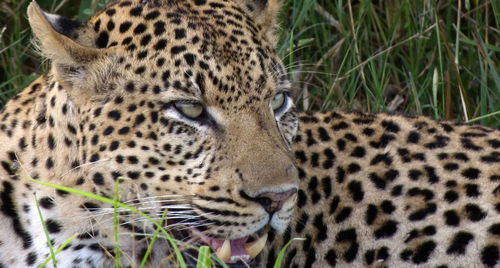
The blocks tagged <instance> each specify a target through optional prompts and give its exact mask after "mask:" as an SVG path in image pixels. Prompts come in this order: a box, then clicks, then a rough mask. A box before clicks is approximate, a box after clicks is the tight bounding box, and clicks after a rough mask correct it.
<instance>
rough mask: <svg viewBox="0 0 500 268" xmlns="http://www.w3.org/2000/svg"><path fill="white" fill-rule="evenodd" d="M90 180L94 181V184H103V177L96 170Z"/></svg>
mask: <svg viewBox="0 0 500 268" xmlns="http://www.w3.org/2000/svg"><path fill="white" fill-rule="evenodd" d="M92 180H93V181H94V183H95V184H97V185H104V177H103V176H102V174H101V173H99V172H96V173H95V174H94V177H93V178H92Z"/></svg>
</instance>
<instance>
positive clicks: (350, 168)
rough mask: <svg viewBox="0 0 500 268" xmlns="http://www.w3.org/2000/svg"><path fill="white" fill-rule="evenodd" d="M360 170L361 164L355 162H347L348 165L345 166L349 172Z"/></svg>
mask: <svg viewBox="0 0 500 268" xmlns="http://www.w3.org/2000/svg"><path fill="white" fill-rule="evenodd" d="M360 170H361V166H360V165H358V164H356V163H351V164H349V166H347V172H348V173H350V174H354V173H356V172H358V171H360Z"/></svg>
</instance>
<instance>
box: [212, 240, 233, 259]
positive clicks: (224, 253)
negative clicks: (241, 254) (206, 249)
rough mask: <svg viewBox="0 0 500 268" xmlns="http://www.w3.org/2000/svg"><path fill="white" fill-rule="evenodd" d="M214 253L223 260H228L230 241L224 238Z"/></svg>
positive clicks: (229, 256)
mask: <svg viewBox="0 0 500 268" xmlns="http://www.w3.org/2000/svg"><path fill="white" fill-rule="evenodd" d="M215 255H217V258H219V259H220V260H221V261H223V262H227V261H229V259H230V258H231V242H230V241H229V240H227V239H226V240H224V244H222V247H220V248H219V249H218V250H217V252H216V253H215Z"/></svg>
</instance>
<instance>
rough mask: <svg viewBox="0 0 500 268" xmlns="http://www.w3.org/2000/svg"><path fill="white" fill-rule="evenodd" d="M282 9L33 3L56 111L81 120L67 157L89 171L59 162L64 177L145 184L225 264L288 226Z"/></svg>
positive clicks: (219, 1)
mask: <svg viewBox="0 0 500 268" xmlns="http://www.w3.org/2000/svg"><path fill="white" fill-rule="evenodd" d="M279 8H280V1H278V0H268V1H260V0H120V1H116V2H114V3H112V4H110V5H108V6H106V7H105V8H104V9H103V10H102V11H100V12H98V13H97V14H95V15H94V16H92V17H91V18H90V20H89V21H88V22H86V23H83V24H80V23H77V22H74V21H71V20H68V19H65V18H63V17H60V16H57V15H52V14H49V13H45V12H43V11H41V10H40V8H39V7H38V6H37V5H36V4H35V3H32V4H31V6H30V8H29V11H28V15H29V20H30V24H31V26H32V29H33V31H34V33H35V35H36V37H37V38H38V40H39V46H40V48H41V52H42V53H43V54H44V55H45V56H46V57H47V58H48V59H49V60H50V61H51V64H52V67H51V71H50V73H49V76H48V79H49V80H50V81H51V82H52V83H53V84H52V87H53V89H51V90H50V91H49V92H48V93H47V96H46V97H47V98H49V99H50V98H52V97H54V98H56V101H55V104H54V107H50V105H49V107H46V108H47V109H52V113H53V115H54V116H58V117H59V120H60V121H64V122H66V121H67V122H70V123H71V124H72V125H74V126H77V127H76V130H75V133H73V134H74V139H75V142H74V143H73V145H75V144H77V145H78V146H77V147H72V149H71V150H72V152H73V153H72V154H70V158H72V159H68V160H67V162H68V163H70V162H73V161H77V162H78V163H79V164H80V165H79V166H78V170H75V168H74V167H70V165H69V164H68V165H65V164H64V163H63V162H64V161H59V162H58V163H61V164H60V165H56V167H55V169H56V171H54V173H55V174H56V175H57V174H59V173H64V174H65V180H67V181H71V180H74V181H75V183H74V185H75V187H77V188H82V189H84V190H89V191H93V192H95V193H98V194H101V195H105V196H108V197H112V196H113V194H114V189H115V184H116V181H117V179H118V178H128V179H126V180H124V181H126V182H124V183H121V182H120V187H122V188H123V187H126V186H127V185H130V187H131V185H136V186H138V187H136V189H134V192H135V193H136V196H140V197H142V199H141V198H138V199H137V200H138V201H139V202H144V203H147V204H149V205H151V206H152V207H153V210H154V211H155V212H153V213H150V215H153V216H155V217H156V219H159V216H158V215H161V213H162V212H163V209H164V208H168V213H167V221H166V222H167V223H168V226H167V227H168V228H169V229H170V230H171V231H172V233H173V234H174V236H175V237H176V238H177V239H179V240H183V239H189V241H190V242H191V241H198V242H199V243H200V244H207V245H209V246H210V247H211V248H212V250H213V251H215V252H217V255H218V256H219V257H220V258H221V259H222V260H223V261H226V262H228V263H231V262H237V261H238V260H243V261H249V260H251V259H253V258H254V257H255V256H256V255H258V254H259V252H260V251H261V249H262V247H263V245H264V243H265V242H266V241H265V238H266V236H267V232H268V231H269V230H268V229H269V228H268V227H270V229H274V230H273V232H277V233H282V232H284V230H285V229H286V228H287V225H288V223H289V221H290V219H291V216H292V213H293V209H294V205H295V202H296V199H297V187H298V174H297V170H296V167H295V163H294V157H293V155H292V153H291V144H292V140H293V138H294V135H295V132H296V128H297V118H296V117H297V116H296V111H295V108H294V105H293V102H292V100H291V97H290V83H289V81H288V79H287V74H286V72H285V68H284V66H283V64H282V62H281V61H280V59H279V58H278V55H277V53H276V50H275V45H276V44H275V42H276V37H275V28H276V16H277V12H278V10H279ZM63 107H66V108H65V109H68V110H69V111H68V112H66V113H64V114H62V110H63ZM61 139H62V138H61ZM76 140H77V141H78V142H76ZM61 143H62V142H61ZM56 162H57V161H56ZM86 164H88V165H86ZM70 169H71V171H68V170H70ZM58 172H59V173H58ZM68 172H69V173H68ZM73 173H74V175H72V174H73ZM76 174H78V175H76ZM72 176H73V177H72ZM124 196H125V195H123V196H121V197H120V198H121V201H123V202H126V201H128V200H126V197H124ZM152 230H153V231H154V228H152Z"/></svg>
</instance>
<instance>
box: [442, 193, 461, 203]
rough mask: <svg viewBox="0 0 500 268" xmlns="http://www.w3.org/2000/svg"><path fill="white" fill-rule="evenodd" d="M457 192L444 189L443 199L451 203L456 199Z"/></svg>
mask: <svg viewBox="0 0 500 268" xmlns="http://www.w3.org/2000/svg"><path fill="white" fill-rule="evenodd" d="M458 197H459V196H458V193H457V192H455V191H453V190H448V191H446V193H445V194H444V199H445V200H446V201H447V202H448V203H453V202H455V201H457V200H458Z"/></svg>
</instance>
